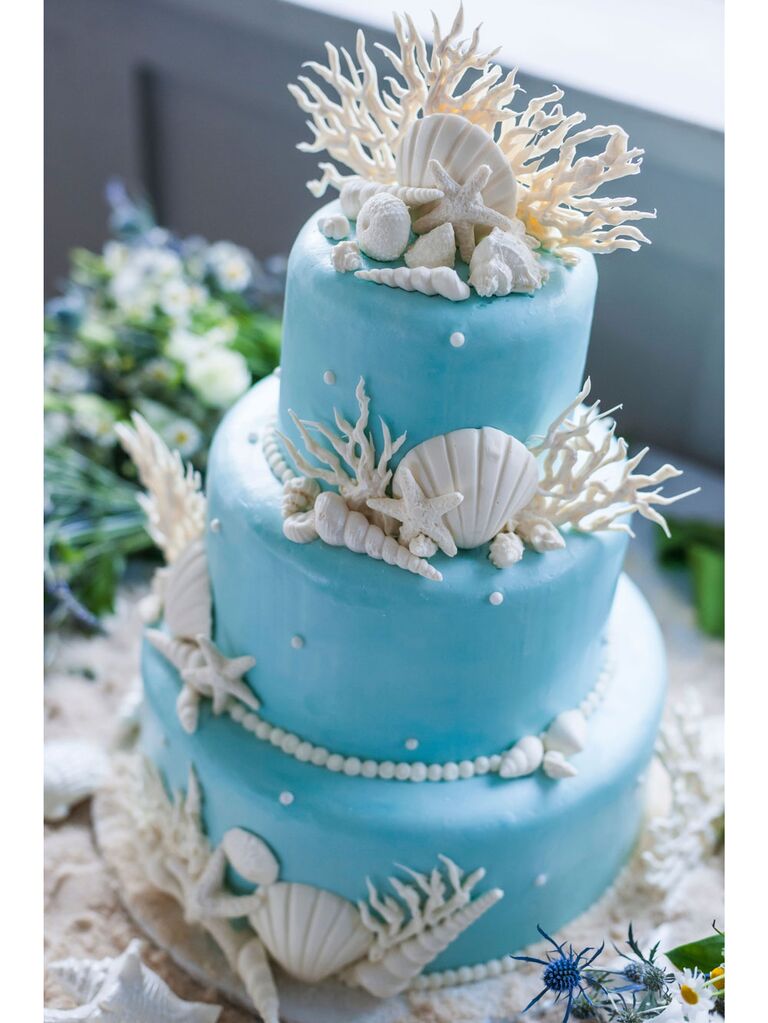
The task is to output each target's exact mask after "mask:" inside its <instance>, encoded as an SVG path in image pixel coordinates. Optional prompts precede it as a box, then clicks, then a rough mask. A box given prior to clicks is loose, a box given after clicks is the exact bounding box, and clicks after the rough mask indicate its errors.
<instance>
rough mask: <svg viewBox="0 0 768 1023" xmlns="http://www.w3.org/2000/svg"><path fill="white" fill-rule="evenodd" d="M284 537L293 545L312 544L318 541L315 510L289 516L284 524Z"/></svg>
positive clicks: (311, 509)
mask: <svg viewBox="0 0 768 1023" xmlns="http://www.w3.org/2000/svg"><path fill="white" fill-rule="evenodd" d="M283 536H284V537H285V538H286V539H287V540H290V541H291V542H292V543H312V541H313V540H317V537H318V532H317V527H316V526H315V511H314V508H310V510H309V511H304V512H295V513H294V514H293V515H289V516H288V518H287V519H285V520H284V522H283Z"/></svg>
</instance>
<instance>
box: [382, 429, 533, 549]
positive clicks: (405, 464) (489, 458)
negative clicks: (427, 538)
mask: <svg viewBox="0 0 768 1023" xmlns="http://www.w3.org/2000/svg"><path fill="white" fill-rule="evenodd" d="M403 469H409V470H410V471H411V472H412V473H413V476H414V479H415V480H416V482H417V483H418V484H419V487H420V488H421V489H422V491H423V492H424V494H425V496H427V497H437V496H438V495H439V494H448V493H452V492H453V491H458V492H459V493H461V494H463V495H464V500H463V501H462V502H461V504H460V505H458V507H456V508H454V509H453V510H452V511H450V512H448V514H447V515H446V516H445V519H444V522H445V524H446V526H447V527H448V529H449V530H450V532H451V535H452V536H453V538H454V540H455V541H456V546H457V547H463V548H465V549H469V548H472V547H479V546H480V545H481V544H484V543H486V542H487V541H488V540H490V539H492V538H493V537H494V536H496V534H497V533H500V532H501V530H502V529H503V528H504V526H505V525H506V523H508V522H509V521H510V520H511V519H514V517H515V515H516V513H517V512H518V511H519V510H520V509H521V508H524V507H525V506H526V505H527V504H528V503H529V501H530V500H531V498H532V497H533V495H534V493H535V492H536V488H537V487H538V483H539V473H538V468H537V466H536V460H535V458H534V457H533V455H532V454H531V453H530V451H528V449H527V448H526V447H525V445H523V444H521V443H520V441H519V440H516V439H515V438H514V437H512V436H510V435H509V434H508V433H503V432H502V431H501V430H496V429H494V428H493V427H490V426H484V427H483V428H482V429H479V430H474V429H465V430H454V431H453V432H452V433H445V434H440V435H439V436H437V437H430V439H429V440H425V441H422V443H421V444H417V445H416V447H414V448H411V450H410V451H409V452H408V453H407V454H406V455H405V457H404V458H403V459H402V461H401V462H400V465H399V466H398V468H397V471H396V472H395V475H394V478H393V480H392V492H393V493H394V494H395V496H397V497H399V496H401V491H400V486H399V476H402V470H403Z"/></svg>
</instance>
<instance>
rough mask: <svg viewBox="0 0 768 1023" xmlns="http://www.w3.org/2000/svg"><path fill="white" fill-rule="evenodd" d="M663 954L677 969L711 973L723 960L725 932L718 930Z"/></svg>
mask: <svg viewBox="0 0 768 1023" xmlns="http://www.w3.org/2000/svg"><path fill="white" fill-rule="evenodd" d="M665 955H666V957H667V959H669V961H670V962H671V963H672V965H673V966H674V967H675V968H676V969H678V970H686V969H687V970H694V969H696V970H699V972H700V973H711V972H712V971H713V970H714V969H715V968H716V967H718V966H722V964H723V963H724V962H725V934H723V933H720V932H718V933H716V934H712V935H710V936H709V937H708V938H701V939H700V940H699V941H690V942H688V944H687V945H678V946H677V948H673V949H672V950H671V951H670V952H666V953H665Z"/></svg>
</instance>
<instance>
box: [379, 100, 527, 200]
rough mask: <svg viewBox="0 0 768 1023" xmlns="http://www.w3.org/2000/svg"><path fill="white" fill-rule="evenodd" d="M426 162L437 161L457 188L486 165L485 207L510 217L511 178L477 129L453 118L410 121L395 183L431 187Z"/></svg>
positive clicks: (513, 197)
mask: <svg viewBox="0 0 768 1023" xmlns="http://www.w3.org/2000/svg"><path fill="white" fill-rule="evenodd" d="M430 160H437V161H439V163H440V164H441V165H442V166H443V167H444V168H445V170H446V171H447V172H448V173H449V174H450V176H451V177H452V178H453V180H454V181H456V182H458V183H459V184H460V185H463V184H464V183H465V182H466V181H467V179H468V178H469V177H470V175H471V174H472V173H473V172H474V171H476V170H477V168H478V167H480V166H481V165H482V164H484V163H485V164H487V165H488V166H489V167H490V168H491V176H490V178H489V179H488V184H487V185H486V186H485V188H484V189H483V200H484V202H485V205H486V206H490V207H491V209H494V210H496V211H497V212H498V213H502V214H504V216H505V217H510V218H511V217H514V215H515V211H516V209H517V181H516V180H515V175H514V174H513V172H512V168H511V167H510V166H509V163H508V162H507V158H506V157H505V156H504V154H503V153H502V151H501V150H500V149H499V147H498V146H497V145H496V143H495V142H494V141H493V139H492V138H491V136H490V135H489V134H488V132H486V131H484V130H483V129H482V128H480V127H479V126H478V125H476V124H473V123H472V122H471V121H467V120H466V119H465V118H464V117H459V116H458V115H457V114H431V115H430V116H429V117H422V118H420V119H419V120H418V121H414V123H413V124H412V125H411V127H410V128H409V129H408V131H407V132H406V133H405V135H404V136H403V140H402V142H401V143H400V148H399V150H398V153H397V180H398V181H399V182H400V184H401V185H414V186H427V185H433V184H434V181H433V178H432V175H431V174H430V172H429V161H430Z"/></svg>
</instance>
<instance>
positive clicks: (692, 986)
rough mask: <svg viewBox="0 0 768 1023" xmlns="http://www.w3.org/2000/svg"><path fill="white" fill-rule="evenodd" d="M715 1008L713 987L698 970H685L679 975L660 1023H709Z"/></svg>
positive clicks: (660, 1016)
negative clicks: (710, 1015)
mask: <svg viewBox="0 0 768 1023" xmlns="http://www.w3.org/2000/svg"><path fill="white" fill-rule="evenodd" d="M714 1007H715V999H714V997H713V994H712V985H711V983H710V982H709V981H708V980H707V978H706V977H705V976H704V974H703V973H699V971H698V970H687V969H686V970H683V971H682V973H681V974H679V975H678V980H677V985H676V987H675V990H674V993H673V995H672V1001H671V1002H670V1003H669V1005H668V1006H667V1007H666V1008H665V1009H664V1010H663V1012H661V1013H660V1014H659V1015H658V1016H655V1017H654V1020H657V1021H658V1023H708V1020H709V1014H710V1012H711V1011H712V1010H713V1009H714Z"/></svg>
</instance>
